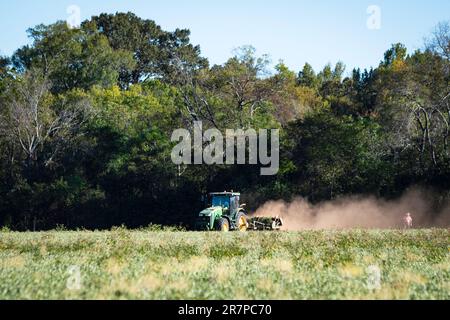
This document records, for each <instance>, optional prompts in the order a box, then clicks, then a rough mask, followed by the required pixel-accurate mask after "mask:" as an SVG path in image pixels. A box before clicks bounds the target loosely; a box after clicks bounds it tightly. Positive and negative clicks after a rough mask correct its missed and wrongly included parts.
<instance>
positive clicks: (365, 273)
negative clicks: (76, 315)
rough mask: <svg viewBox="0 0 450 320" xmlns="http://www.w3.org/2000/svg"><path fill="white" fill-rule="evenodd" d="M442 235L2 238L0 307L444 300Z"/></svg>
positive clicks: (449, 284)
mask: <svg viewBox="0 0 450 320" xmlns="http://www.w3.org/2000/svg"><path fill="white" fill-rule="evenodd" d="M449 236H450V230H445V229H433V230H412V231H360V230H355V231H322V232H292V233H288V232H248V233H226V234H225V233H217V232H211V233H193V232H168V231H165V232H164V231H159V232H158V231H156V232H154V231H153V232H150V231H127V230H124V229H121V228H119V229H115V230H113V231H111V232H88V231H81V232H69V231H54V232H46V233H14V232H0V299H449V298H450V281H449V280H450V258H449V246H450V237H449ZM78 275H79V277H78ZM378 280H379V281H378Z"/></svg>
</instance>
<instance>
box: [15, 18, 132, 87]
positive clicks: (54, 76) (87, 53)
mask: <svg viewBox="0 0 450 320" xmlns="http://www.w3.org/2000/svg"><path fill="white" fill-rule="evenodd" d="M28 33H29V36H30V38H31V39H32V41H33V43H32V44H31V45H27V46H24V47H22V48H20V49H19V50H17V51H16V53H15V54H14V56H13V58H12V61H13V64H14V67H15V68H16V69H17V70H18V71H19V72H21V73H24V72H26V70H29V69H32V68H35V69H40V70H41V72H42V73H43V74H44V75H45V76H47V77H48V78H49V80H50V81H51V84H52V87H51V91H52V92H57V93H59V92H63V91H67V90H71V89H74V88H82V89H89V88H90V87H92V86H93V85H99V86H102V87H109V86H112V85H114V84H116V83H117V81H118V78H119V73H120V72H123V71H124V70H129V69H132V68H133V67H134V64H135V63H134V61H133V59H132V55H131V53H129V52H127V51H124V50H113V49H112V48H111V46H110V45H109V42H108V39H107V38H106V37H105V36H103V35H102V34H100V33H99V32H97V31H95V30H92V29H88V28H84V29H70V28H69V27H68V26H67V24H66V23H65V22H58V23H55V24H52V25H48V26H46V25H39V26H37V27H35V28H32V29H29V30H28Z"/></svg>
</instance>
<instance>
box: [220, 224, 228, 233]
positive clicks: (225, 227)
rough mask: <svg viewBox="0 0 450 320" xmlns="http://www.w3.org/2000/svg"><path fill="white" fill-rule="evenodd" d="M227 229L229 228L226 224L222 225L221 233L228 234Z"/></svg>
mask: <svg viewBox="0 0 450 320" xmlns="http://www.w3.org/2000/svg"><path fill="white" fill-rule="evenodd" d="M229 229H230V228H229V226H228V223H224V224H222V231H223V232H228V230H229Z"/></svg>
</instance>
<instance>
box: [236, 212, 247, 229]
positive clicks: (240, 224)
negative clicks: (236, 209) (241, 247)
mask: <svg viewBox="0 0 450 320" xmlns="http://www.w3.org/2000/svg"><path fill="white" fill-rule="evenodd" d="M236 228H237V230H238V231H241V232H245V231H247V229H248V221H247V215H245V214H244V213H242V212H241V213H238V215H237V217H236Z"/></svg>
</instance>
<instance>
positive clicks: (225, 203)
mask: <svg viewBox="0 0 450 320" xmlns="http://www.w3.org/2000/svg"><path fill="white" fill-rule="evenodd" d="M240 196H241V195H240V194H239V193H227V192H223V193H210V194H209V199H210V205H211V207H222V208H223V210H224V211H225V212H227V213H228V215H231V216H235V215H236V213H237V210H238V208H239V201H240Z"/></svg>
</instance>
